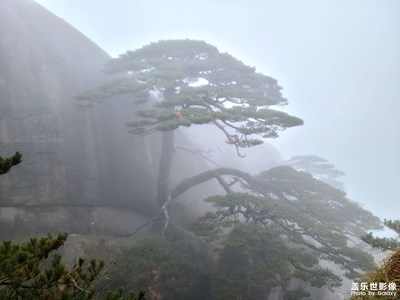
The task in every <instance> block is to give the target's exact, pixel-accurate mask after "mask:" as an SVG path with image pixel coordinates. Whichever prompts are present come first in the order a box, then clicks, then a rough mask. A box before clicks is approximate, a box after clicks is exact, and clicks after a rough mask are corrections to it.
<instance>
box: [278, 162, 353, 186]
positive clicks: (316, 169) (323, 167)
mask: <svg viewBox="0 0 400 300" xmlns="http://www.w3.org/2000/svg"><path fill="white" fill-rule="evenodd" d="M285 164H286V165H289V166H291V167H292V168H294V169H296V170H298V171H303V172H307V173H310V174H312V175H313V176H314V177H315V178H316V179H319V180H321V181H323V182H325V183H327V184H329V185H331V186H333V187H335V188H338V189H340V190H344V183H343V182H342V181H340V180H338V178H339V177H341V176H344V175H345V173H344V172H342V171H339V170H337V169H336V168H335V166H334V165H332V164H329V163H328V160H326V159H323V158H321V157H318V156H316V155H297V156H293V157H292V158H290V159H289V160H287V161H285Z"/></svg>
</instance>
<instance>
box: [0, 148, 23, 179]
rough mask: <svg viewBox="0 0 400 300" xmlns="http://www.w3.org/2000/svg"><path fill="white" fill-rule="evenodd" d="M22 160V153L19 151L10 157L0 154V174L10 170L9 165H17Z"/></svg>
mask: <svg viewBox="0 0 400 300" xmlns="http://www.w3.org/2000/svg"><path fill="white" fill-rule="evenodd" d="M21 161H22V155H21V153H19V152H15V154H14V155H13V156H11V157H1V156H0V175H2V174H5V173H7V172H8V171H10V169H11V167H13V166H15V165H18V164H19V163H20V162H21Z"/></svg>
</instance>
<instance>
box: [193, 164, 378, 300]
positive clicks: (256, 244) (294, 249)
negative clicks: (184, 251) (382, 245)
mask: <svg viewBox="0 0 400 300" xmlns="http://www.w3.org/2000/svg"><path fill="white" fill-rule="evenodd" d="M248 182H249V180H248ZM242 188H248V189H250V191H251V193H243V192H232V193H228V194H227V195H219V196H213V197H209V198H208V199H206V201H207V202H210V203H212V204H213V206H214V207H215V210H214V211H213V212H208V213H206V214H205V215H204V216H202V217H200V218H199V219H198V220H197V221H196V222H195V223H194V225H193V230H194V231H195V232H196V234H198V235H199V236H201V237H203V238H204V239H206V240H207V241H215V240H218V241H219V242H220V243H221V249H222V250H221V252H220V258H219V263H220V264H221V263H223V262H224V261H225V262H224V263H223V265H226V267H227V268H233V267H234V266H235V265H237V269H235V270H237V273H235V272H236V271H234V270H228V269H226V271H225V272H222V271H221V270H222V269H220V271H219V274H220V275H219V277H218V279H217V281H218V280H219V281H220V284H218V285H219V286H224V288H221V289H222V290H223V291H219V293H222V294H223V295H224V296H221V297H220V298H221V299H223V298H224V297H225V296H226V297H228V296H227V295H228V293H230V292H232V291H231V290H229V288H228V287H227V285H229V284H228V283H229V282H230V283H231V284H232V285H229V286H233V289H235V291H236V292H237V293H239V295H249V293H250V294H251V292H250V291H254V292H256V291H259V292H260V293H261V294H263V293H267V291H268V290H270V289H271V288H272V287H273V286H280V287H282V288H283V289H285V283H286V282H287V280H289V279H291V278H298V279H301V280H302V281H304V282H307V283H309V284H310V285H312V286H315V287H322V286H326V287H328V288H334V287H337V286H338V285H340V281H341V280H340V278H339V277H338V276H337V275H334V274H333V273H332V271H330V270H328V269H325V268H321V267H320V266H319V262H320V261H321V260H327V261H331V262H333V263H335V264H337V265H339V266H341V267H342V268H343V269H344V270H346V272H347V274H346V275H347V276H348V277H349V278H353V277H355V276H358V275H360V272H362V271H367V270H370V269H371V268H373V266H374V262H373V258H372V256H371V255H369V254H368V253H366V252H364V251H363V250H362V249H360V248H358V247H354V246H349V245H350V244H351V243H352V242H350V237H351V238H354V239H359V238H360V237H361V235H363V234H365V233H366V231H365V230H367V229H368V228H379V226H380V223H379V219H378V218H376V217H374V216H373V215H372V214H371V213H369V212H368V211H365V210H364V209H362V208H361V207H359V206H358V205H357V204H355V203H353V202H351V201H349V200H348V199H347V198H346V197H345V194H344V193H343V192H342V191H340V190H338V189H335V188H333V187H332V186H330V185H328V184H325V183H323V182H321V181H319V180H316V179H315V178H313V177H312V176H311V175H310V174H307V173H304V172H298V171H296V170H294V169H293V168H291V167H288V166H282V167H278V168H274V169H271V170H269V171H266V172H262V173H261V174H260V175H259V176H257V177H256V178H255V179H254V180H253V181H251V186H246V185H243V186H242ZM238 233H240V234H238ZM255 253H267V254H268V255H267V257H265V258H262V254H255ZM229 257H230V259H228V260H227V258H229ZM256 258H257V259H260V261H258V260H257V259H256ZM270 258H272V260H269V259H270ZM255 261H256V264H255V265H257V266H262V269H268V272H269V273H265V272H266V271H262V270H257V268H252V267H248V266H249V265H248V264H250V266H252V265H251V264H252V263H254V262H255ZM277 262H279V266H278V265H275V264H276V263H277ZM281 270H283V273H282V274H281ZM221 272H222V273H223V274H225V275H224V276H222V275H221ZM252 272H257V275H251V274H252ZM246 276H250V277H248V278H250V279H251V280H249V281H246V280H244V279H243V278H247V277H246ZM257 276H260V277H259V278H263V279H265V278H269V279H268V281H267V282H268V284H270V286H267V285H266V284H265V283H262V282H263V280H260V281H257V279H256V278H257ZM263 276H266V277H265V278H264V277H263ZM239 279H240V280H242V281H241V282H240V283H239ZM236 281H238V282H237V283H236ZM223 282H225V283H223ZM253 284H256V286H257V287H255V286H253ZM295 294H296V293H295ZM243 297H244V296H243ZM246 297H247V296H246ZM248 297H249V299H251V298H252V297H253V298H254V297H255V298H257V297H256V296H254V295H253V296H248ZM293 297H294V296H293ZM228 298H229V297H228ZM261 298H262V297H261Z"/></svg>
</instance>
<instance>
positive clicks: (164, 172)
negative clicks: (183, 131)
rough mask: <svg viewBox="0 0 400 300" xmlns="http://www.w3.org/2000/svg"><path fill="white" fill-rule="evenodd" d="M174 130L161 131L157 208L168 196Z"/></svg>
mask: <svg viewBox="0 0 400 300" xmlns="http://www.w3.org/2000/svg"><path fill="white" fill-rule="evenodd" d="M174 153H175V146H174V132H173V131H166V132H163V133H162V141H161V155H160V163H159V169H158V182H157V208H158V209H161V208H162V206H163V205H164V203H165V202H166V201H167V200H168V197H169V193H170V192H169V179H170V175H171V166H172V160H173V158H174Z"/></svg>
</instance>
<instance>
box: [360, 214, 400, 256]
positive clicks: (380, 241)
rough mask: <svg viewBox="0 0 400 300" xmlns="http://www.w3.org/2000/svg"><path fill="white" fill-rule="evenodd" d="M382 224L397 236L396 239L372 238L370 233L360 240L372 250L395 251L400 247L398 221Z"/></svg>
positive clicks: (385, 221)
mask: <svg viewBox="0 0 400 300" xmlns="http://www.w3.org/2000/svg"><path fill="white" fill-rule="evenodd" d="M383 224H384V225H385V226H387V227H388V228H390V229H392V230H393V231H394V232H396V233H397V234H398V237H397V238H386V237H384V238H379V237H374V236H373V234H372V232H369V233H368V234H367V235H365V236H363V237H362V239H363V241H364V242H366V243H368V244H370V245H371V246H372V247H373V248H378V249H381V250H395V249H397V248H399V247H400V239H399V237H400V220H394V221H392V220H386V219H385V220H384V221H383Z"/></svg>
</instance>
